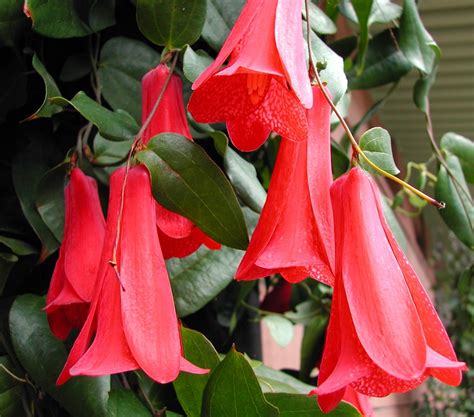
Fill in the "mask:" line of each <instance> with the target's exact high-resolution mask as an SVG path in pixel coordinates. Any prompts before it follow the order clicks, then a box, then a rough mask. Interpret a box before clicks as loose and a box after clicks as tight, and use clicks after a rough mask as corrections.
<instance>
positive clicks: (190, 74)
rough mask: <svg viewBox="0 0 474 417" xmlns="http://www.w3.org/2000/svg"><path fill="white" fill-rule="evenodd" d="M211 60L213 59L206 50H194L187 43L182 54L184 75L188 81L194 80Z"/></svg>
mask: <svg viewBox="0 0 474 417" xmlns="http://www.w3.org/2000/svg"><path fill="white" fill-rule="evenodd" d="M213 61H214V60H213V59H212V58H211V57H210V56H209V55H208V54H207V52H205V51H203V50H201V49H199V50H198V51H196V52H194V51H193V49H192V48H191V47H190V46H189V45H188V46H187V47H186V50H185V51H184V56H183V72H184V76H185V77H186V78H187V79H188V81H191V82H194V81H195V80H196V78H197V77H199V75H200V74H201V73H202V72H203V71H204V70H205V69H206V68H207V67H208V66H209V65H211V64H212V62H213Z"/></svg>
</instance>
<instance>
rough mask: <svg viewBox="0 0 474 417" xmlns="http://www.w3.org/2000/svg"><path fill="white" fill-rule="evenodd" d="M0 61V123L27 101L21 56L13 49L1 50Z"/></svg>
mask: <svg viewBox="0 0 474 417" xmlns="http://www.w3.org/2000/svg"><path fill="white" fill-rule="evenodd" d="M0 59H1V61H2V65H0V123H3V121H4V120H5V117H6V116H7V114H8V113H9V112H10V111H11V110H13V109H17V108H18V107H20V106H22V105H23V104H24V103H25V102H26V99H27V94H26V86H27V83H26V80H27V77H26V69H25V63H24V59H23V56H21V55H20V54H18V53H17V51H16V50H15V49H13V48H2V49H1V55H0Z"/></svg>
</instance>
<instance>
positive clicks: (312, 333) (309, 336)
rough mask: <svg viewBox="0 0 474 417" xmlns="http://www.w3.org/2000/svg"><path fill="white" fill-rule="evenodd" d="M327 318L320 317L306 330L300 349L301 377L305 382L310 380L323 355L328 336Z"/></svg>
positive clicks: (306, 327)
mask: <svg viewBox="0 0 474 417" xmlns="http://www.w3.org/2000/svg"><path fill="white" fill-rule="evenodd" d="M326 328H327V317H326V316H319V317H318V318H316V319H313V320H312V321H311V322H310V323H309V324H308V325H307V326H305V328H304V333H303V340H302V342H301V349H300V372H299V377H300V378H301V379H302V380H303V381H308V380H309V379H310V375H311V371H312V370H313V369H314V368H315V367H316V363H317V361H318V360H319V359H321V357H322V354H323V347H324V339H325V336H326Z"/></svg>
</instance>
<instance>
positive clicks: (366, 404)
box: [343, 386, 374, 417]
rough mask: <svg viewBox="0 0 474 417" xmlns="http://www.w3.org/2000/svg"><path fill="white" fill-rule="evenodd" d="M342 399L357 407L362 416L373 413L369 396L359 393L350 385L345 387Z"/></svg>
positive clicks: (365, 416)
mask: <svg viewBox="0 0 474 417" xmlns="http://www.w3.org/2000/svg"><path fill="white" fill-rule="evenodd" d="M343 400H344V401H347V402H348V403H350V404H352V405H353V406H354V407H355V408H357V410H358V411H359V412H360V413H361V415H362V416H363V417H372V416H373V415H374V409H373V408H372V405H371V404H370V401H369V397H367V395H363V394H359V393H358V392H357V391H356V390H355V389H353V388H352V387H351V386H348V387H347V389H346V392H345V394H344V397H343Z"/></svg>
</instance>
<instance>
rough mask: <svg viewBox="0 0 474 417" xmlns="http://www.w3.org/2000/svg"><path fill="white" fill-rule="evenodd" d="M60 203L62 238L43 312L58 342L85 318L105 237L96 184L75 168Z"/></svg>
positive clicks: (80, 324) (103, 220)
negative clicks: (62, 218)
mask: <svg viewBox="0 0 474 417" xmlns="http://www.w3.org/2000/svg"><path fill="white" fill-rule="evenodd" d="M64 201H65V222H64V238H63V242H62V244H61V248H60V249H59V258H58V261H57V262H56V266H55V268H54V272H53V276H52V278H51V284H50V287H49V291H48V295H47V297H46V308H45V310H46V313H47V317H48V322H49V326H50V328H51V331H52V332H53V334H54V335H55V336H56V337H58V338H59V339H66V337H67V336H68V335H69V333H70V331H71V330H72V329H73V328H79V327H81V326H82V324H83V323H84V321H85V319H86V317H87V312H88V310H89V304H90V302H91V301H92V297H93V292H94V288H95V284H96V277H97V269H98V265H99V259H100V252H101V250H102V244H103V241H104V234H105V219H104V215H103V213H102V208H101V206H100V201H99V194H98V192H97V183H96V181H95V180H94V179H93V178H90V177H88V176H86V175H84V173H83V172H82V171H81V170H80V169H79V168H74V169H73V170H72V171H71V175H70V180H69V183H68V184H67V185H66V187H65V189H64Z"/></svg>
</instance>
